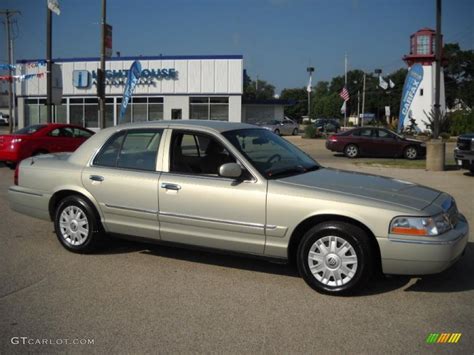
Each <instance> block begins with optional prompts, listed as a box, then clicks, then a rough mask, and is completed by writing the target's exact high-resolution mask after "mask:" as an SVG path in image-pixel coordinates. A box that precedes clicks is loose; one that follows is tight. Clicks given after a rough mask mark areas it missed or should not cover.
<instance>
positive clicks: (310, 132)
mask: <svg viewBox="0 0 474 355" xmlns="http://www.w3.org/2000/svg"><path fill="white" fill-rule="evenodd" d="M319 137H321V133H320V132H318V130H317V129H316V127H314V126H313V125H312V124H310V125H307V126H306V127H305V129H304V135H303V138H319Z"/></svg>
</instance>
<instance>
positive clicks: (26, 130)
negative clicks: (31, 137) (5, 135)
mask: <svg viewBox="0 0 474 355" xmlns="http://www.w3.org/2000/svg"><path fill="white" fill-rule="evenodd" d="M45 127H46V125H44V124H35V125H32V126H28V127H25V128H22V129H19V130H18V131H16V132H15V134H33V133H36V132H38V131H39V130H41V129H43V128H45Z"/></svg>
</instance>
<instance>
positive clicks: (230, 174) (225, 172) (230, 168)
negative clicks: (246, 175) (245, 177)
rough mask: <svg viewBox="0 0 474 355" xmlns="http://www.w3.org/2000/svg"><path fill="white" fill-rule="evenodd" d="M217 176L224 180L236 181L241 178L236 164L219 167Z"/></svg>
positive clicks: (240, 170) (239, 168)
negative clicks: (224, 178)
mask: <svg viewBox="0 0 474 355" xmlns="http://www.w3.org/2000/svg"><path fill="white" fill-rule="evenodd" d="M219 175H220V176H222V177H226V178H231V179H237V178H239V177H240V176H242V168H241V167H240V165H239V164H237V163H226V164H222V165H221V166H220V167H219Z"/></svg>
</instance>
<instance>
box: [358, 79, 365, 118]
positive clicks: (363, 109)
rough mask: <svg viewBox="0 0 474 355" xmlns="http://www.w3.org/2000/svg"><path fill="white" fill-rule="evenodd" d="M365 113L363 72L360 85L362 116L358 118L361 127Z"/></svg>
mask: <svg viewBox="0 0 474 355" xmlns="http://www.w3.org/2000/svg"><path fill="white" fill-rule="evenodd" d="M364 114H365V73H364V83H363V85H362V118H360V117H359V118H360V121H359V125H360V126H361V127H362V124H363V120H364Z"/></svg>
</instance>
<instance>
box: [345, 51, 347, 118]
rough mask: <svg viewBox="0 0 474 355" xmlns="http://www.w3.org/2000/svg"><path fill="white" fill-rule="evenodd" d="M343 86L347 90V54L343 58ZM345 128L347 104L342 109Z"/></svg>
mask: <svg viewBox="0 0 474 355" xmlns="http://www.w3.org/2000/svg"><path fill="white" fill-rule="evenodd" d="M344 86H345V88H346V89H347V53H346V55H345V56H344ZM346 126H347V103H346V106H345V108H344V127H346Z"/></svg>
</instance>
